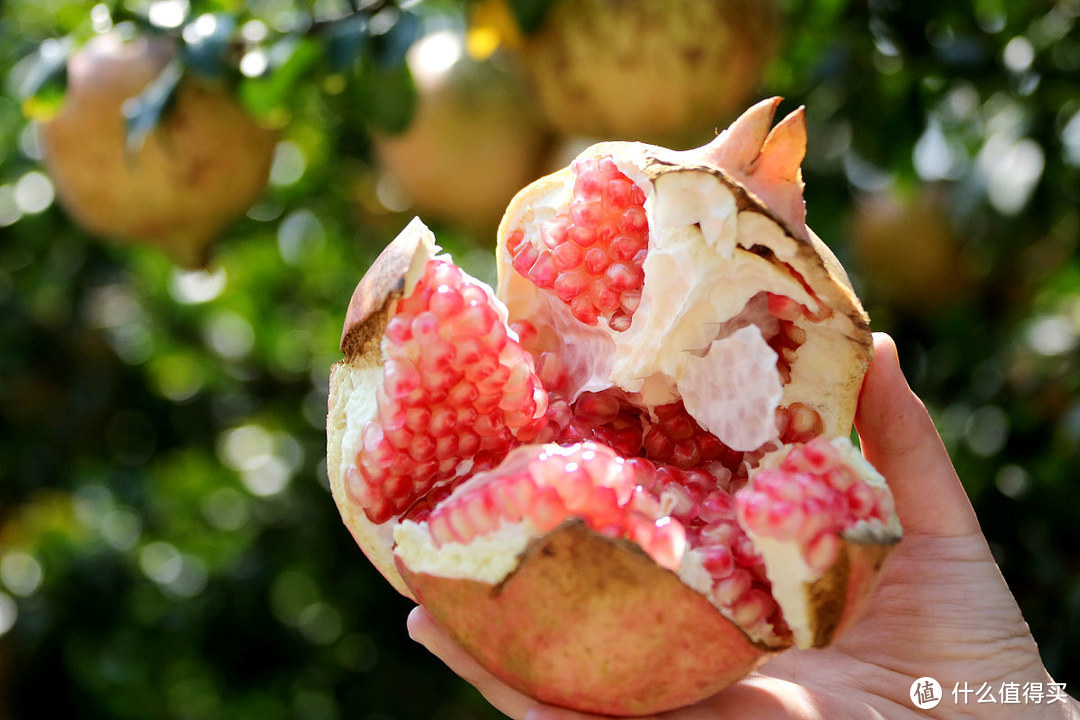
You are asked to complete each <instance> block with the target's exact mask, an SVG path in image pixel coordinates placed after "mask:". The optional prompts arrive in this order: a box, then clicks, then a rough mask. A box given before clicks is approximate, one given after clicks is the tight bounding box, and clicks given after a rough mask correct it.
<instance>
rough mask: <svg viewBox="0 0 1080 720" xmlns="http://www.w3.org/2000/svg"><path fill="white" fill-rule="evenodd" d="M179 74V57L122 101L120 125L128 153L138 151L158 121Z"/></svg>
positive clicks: (166, 105) (180, 71)
mask: <svg viewBox="0 0 1080 720" xmlns="http://www.w3.org/2000/svg"><path fill="white" fill-rule="evenodd" d="M183 76H184V65H183V63H182V62H180V60H179V59H177V60H173V61H171V62H170V63H169V64H168V65H166V66H165V67H163V68H162V69H161V72H160V73H159V74H158V76H157V77H156V78H154V81H153V82H152V83H150V84H149V85H147V86H146V89H145V90H143V91H142V92H141V93H139V94H138V95H136V96H135V97H133V98H130V99H128V100H126V101H125V102H124V106H123V113H124V126H125V129H126V131H127V137H126V139H125V145H126V147H127V151H128V152H129V153H136V152H138V151H139V150H140V149H141V148H142V145H143V143H144V142H145V141H146V138H147V136H148V135H149V134H150V133H152V132H153V131H154V128H156V127H157V126H158V123H160V122H161V118H162V116H163V115H164V113H165V112H167V110H168V108H169V106H170V105H171V103H172V101H173V99H174V98H175V97H176V89H177V88H178V87H179V86H180V79H181V78H182V77H183Z"/></svg>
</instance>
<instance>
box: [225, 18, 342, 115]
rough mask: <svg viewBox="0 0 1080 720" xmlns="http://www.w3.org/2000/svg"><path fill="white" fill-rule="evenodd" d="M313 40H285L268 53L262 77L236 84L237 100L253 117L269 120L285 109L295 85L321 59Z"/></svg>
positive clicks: (297, 38) (302, 38) (305, 38)
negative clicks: (237, 86) (268, 59)
mask: <svg viewBox="0 0 1080 720" xmlns="http://www.w3.org/2000/svg"><path fill="white" fill-rule="evenodd" d="M322 53H323V48H322V45H321V44H320V43H319V41H318V40H317V39H316V38H313V37H300V36H295V35H290V36H287V37H285V38H283V39H281V40H279V41H278V42H277V43H276V44H275V45H274V47H273V48H271V50H270V64H269V67H268V68H267V71H266V73H264V74H263V75H261V76H259V77H255V78H245V79H244V80H243V81H242V82H241V84H240V100H241V101H242V102H243V104H244V106H245V107H246V108H247V109H248V111H250V112H251V113H252V114H253V115H255V116H256V117H263V118H266V117H269V116H271V115H274V114H275V113H277V112H279V111H280V110H281V109H282V108H284V107H286V106H288V104H289V101H290V99H291V96H292V94H293V91H294V90H295V88H296V86H297V84H298V83H299V82H300V81H301V80H302V79H303V78H304V77H305V76H306V75H307V73H308V71H309V70H311V68H312V67H313V66H314V65H315V63H317V62H318V61H319V58H320V57H322Z"/></svg>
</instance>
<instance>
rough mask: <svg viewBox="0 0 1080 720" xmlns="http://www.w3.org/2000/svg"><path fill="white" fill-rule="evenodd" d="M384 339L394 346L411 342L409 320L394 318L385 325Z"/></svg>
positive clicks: (410, 324)
mask: <svg viewBox="0 0 1080 720" xmlns="http://www.w3.org/2000/svg"><path fill="white" fill-rule="evenodd" d="M385 334H386V339H387V340H389V341H390V342H391V343H394V344H395V345H401V344H403V343H406V342H408V341H409V340H412V323H411V322H409V320H407V319H405V318H403V317H399V316H395V317H392V318H390V320H389V321H388V322H387V323H386V332H385Z"/></svg>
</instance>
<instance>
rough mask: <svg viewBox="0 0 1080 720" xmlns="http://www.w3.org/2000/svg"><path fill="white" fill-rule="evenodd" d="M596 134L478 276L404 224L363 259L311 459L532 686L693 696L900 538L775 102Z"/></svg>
mask: <svg viewBox="0 0 1080 720" xmlns="http://www.w3.org/2000/svg"><path fill="white" fill-rule="evenodd" d="M778 102H779V99H773V100H766V101H764V102H761V103H759V104H757V105H755V106H754V107H752V108H751V109H750V110H749V111H747V112H746V113H745V114H744V115H743V116H742V117H740V118H739V119H738V120H737V121H736V122H735V123H734V124H733V125H732V126H731V127H730V128H728V129H727V130H726V131H725V132H724V133H722V134H721V135H720V136H719V137H717V138H716V139H715V140H714V141H713V142H711V143H709V144H708V145H706V146H704V147H702V148H698V149H696V150H689V151H682V152H677V151H672V150H667V149H664V148H661V147H656V146H651V145H644V144H641V143H628V142H608V143H600V144H598V145H595V146H592V147H590V148H588V149H586V150H585V151H584V152H583V153H581V155H579V156H578V158H577V159H576V160H575V161H574V162H572V163H571V164H570V166H569V167H567V168H565V169H563V170H560V171H558V172H556V173H554V174H552V175H549V176H547V177H544V178H541V179H540V180H537V181H536V182H534V183H532V184H531V185H529V186H528V187H526V188H525V189H524V190H522V191H521V192H520V193H518V195H517V196H516V197H515V198H514V200H513V201H512V202H511V203H510V206H509V208H508V209H507V212H506V214H505V216H504V218H503V221H502V223H501V224H500V227H499V233H498V246H497V249H496V259H497V262H498V269H499V283H498V288H497V291H493V290H492V289H491V288H489V287H487V286H486V285H484V284H483V283H481V282H479V281H477V280H475V279H473V278H470V277H469V276H468V275H466V274H465V273H464V272H463V271H462V270H461V269H459V268H458V267H457V266H455V265H454V263H453V262H452V260H451V259H450V257H449V256H447V255H445V254H441V253H440V251H439V248H438V247H437V245H436V244H435V239H434V237H433V236H432V234H431V233H430V232H429V231H428V230H427V228H426V227H425V226H424V225H423V224H422V223H421V222H420V220H419V219H417V220H414V221H413V222H412V223H411V224H410V225H409V226H408V227H406V228H405V230H404V231H403V232H402V233H401V234H400V235H399V236H398V238H397V239H396V240H394V242H393V243H391V244H390V245H389V246H388V247H387V249H386V250H385V251H384V252H383V253H382V254H381V255H380V256H379V258H378V259H377V260H376V262H375V263H374V264H373V265H372V267H371V269H370V270H369V271H368V273H367V274H366V275H365V276H364V277H363V279H361V280H360V283H359V284H358V285H357V287H356V290H355V292H354V294H353V297H352V301H351V302H350V304H349V308H348V311H347V313H346V317H345V326H344V330H343V333H342V341H341V348H342V351H343V352H344V354H345V358H344V360H342V361H341V362H339V363H338V364H337V365H335V366H334V368H333V369H332V371H331V376H330V399H329V416H328V418H327V443H328V444H327V467H328V471H329V475H330V482H331V487H332V490H333V494H334V499H335V501H336V503H337V506H338V509H339V511H340V513H341V515H342V518H343V519H344V521H345V524H346V525H347V527H348V528H349V530H350V531H351V532H352V534H353V536H354V537H355V538H356V540H357V542H358V544H359V545H360V547H361V548H362V549H363V550H364V552H365V553H366V554H367V556H368V557H369V558H370V560H371V561H372V562H373V563H374V565H375V566H376V567H377V568H378V569H379V570H380V571H381V572H382V573H383V574H384V575H385V577H386V578H387V579H388V580H389V581H390V582H391V583H392V584H393V585H394V587H395V588H397V589H398V590H399V591H400V592H402V593H403V594H405V595H407V596H409V597H411V598H413V599H414V600H416V601H418V602H419V603H421V604H422V605H424V606H425V607H426V608H427V609H428V611H429V612H430V613H431V614H432V615H433V616H434V617H435V618H436V620H438V622H439V623H440V624H441V625H442V626H443V627H445V628H446V629H447V631H448V632H449V633H450V634H451V635H452V636H453V637H454V638H455V639H456V640H457V641H458V642H459V643H460V644H461V645H462V646H463V647H464V648H465V649H466V650H467V651H468V652H469V653H471V654H472V655H473V656H474V657H475V658H476V659H477V660H478V661H479V662H480V663H481V664H482V665H483V666H484V667H486V668H487V669H488V670H489V671H491V672H492V673H494V674H495V675H496V676H498V677H499V678H501V679H503V680H504V681H506V682H507V683H509V684H510V685H512V686H514V687H516V688H518V689H519V690H521V691H522V692H525V693H528V694H529V695H531V696H533V697H535V698H538V699H540V700H542V701H545V702H548V703H552V704H556V705H562V706H565V707H569V708H574V709H577V710H583V711H587V712H595V713H603V714H612V715H620V716H622V715H648V714H652V713H658V712H663V711H665V710H669V709H672V708H677V707H681V706H685V705H689V704H692V703H695V702H697V701H699V700H701V699H703V698H705V697H707V696H709V695H712V694H714V693H716V692H717V691H719V690H720V689H722V688H723V687H725V686H727V685H729V684H730V683H733V682H735V681H737V680H738V679H739V678H741V677H743V676H744V675H746V674H747V673H748V672H750V671H751V670H753V669H754V668H755V667H757V666H759V665H760V664H761V663H763V662H764V661H765V660H767V659H768V658H769V657H770V656H772V655H773V654H775V653H777V652H780V651H783V650H785V649H787V648H790V647H792V646H796V647H800V648H810V647H822V646H825V645H828V644H829V643H831V642H832V641H833V640H834V639H835V638H837V637H838V636H839V635H840V633H842V632H843V631H844V629H845V628H846V627H847V626H849V625H850V624H851V623H852V622H854V621H855V619H856V618H857V616H858V614H859V611H860V608H861V606H862V605H863V603H864V602H865V601H866V600H867V598H868V596H869V594H870V592H871V590H872V589H873V587H874V583H875V578H876V577H877V574H878V572H879V570H880V569H881V567H882V564H883V563H884V562H885V559H886V557H887V555H888V554H889V552H890V550H891V549H892V547H893V546H894V545H895V544H896V542H897V541H898V540H899V539H900V533H901V530H900V525H899V521H898V519H897V516H896V513H895V511H894V507H893V500H892V495H891V494H890V491H889V488H888V485H887V483H886V481H885V479H884V478H883V477H882V476H881V475H880V474H878V473H877V471H875V470H874V468H873V467H871V466H870V464H869V463H868V462H866V460H864V459H863V457H862V455H861V454H860V453H859V452H858V450H856V449H855V448H854V447H853V446H852V444H851V442H850V440H849V436H850V432H851V426H852V419H853V417H854V414H855V406H856V402H857V398H858V393H859V388H860V386H861V381H862V377H863V374H864V372H865V370H866V367H867V364H868V362H869V360H870V354H871V347H872V344H871V335H870V330H869V319H868V318H867V316H866V314H865V312H864V311H863V308H862V306H861V305H860V303H859V300H858V299H857V298H856V297H855V294H854V293H853V291H852V289H851V286H850V284H849V282H848V279H847V276H846V275H845V273H844V271H843V269H842V268H841V267H840V265H839V263H838V262H837V260H836V258H835V257H834V256H833V254H832V253H831V252H830V251H829V249H828V248H827V247H826V246H825V245H824V244H823V243H822V242H821V240H819V239H818V238H817V237H816V236H815V235H814V234H813V232H812V231H810V229H809V228H808V227H807V226H806V222H805V206H804V204H803V196H802V179H801V171H800V164H801V162H802V159H803V156H804V154H805V149H806V127H805V121H804V118H803V113H802V110H801V109H800V110H797V111H795V112H794V113H792V114H791V115H789V116H788V117H787V118H785V119H784V120H783V121H781V122H780V123H779V124H778V125H776V126H775V127H772V119H773V114H774V111H775V109H776V107H777V104H778Z"/></svg>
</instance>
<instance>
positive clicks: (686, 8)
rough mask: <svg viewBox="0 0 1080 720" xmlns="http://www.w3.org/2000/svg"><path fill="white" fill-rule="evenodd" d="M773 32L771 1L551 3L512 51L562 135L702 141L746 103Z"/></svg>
mask: <svg viewBox="0 0 1080 720" xmlns="http://www.w3.org/2000/svg"><path fill="white" fill-rule="evenodd" d="M779 34H780V27H779V13H778V11H777V8H776V6H775V4H774V3H773V2H772V0H555V2H554V3H553V4H552V6H551V8H550V9H549V10H548V11H547V15H546V17H545V20H544V22H543V24H542V25H541V27H540V28H539V29H538V30H537V31H536V32H535V33H532V34H527V35H525V36H524V37H523V39H522V44H521V47H520V51H519V52H520V60H521V67H522V69H523V71H524V73H525V75H526V78H527V79H528V80H529V82H530V84H531V86H532V87H533V89H534V90H535V93H536V96H537V98H538V100H539V102H540V105H541V107H542V108H543V110H544V114H545V116H546V117H547V119H548V121H549V122H550V123H551V125H552V126H553V127H555V128H556V129H558V130H560V131H561V132H564V133H567V134H583V135H588V136H592V137H602V138H613V139H626V140H637V139H647V140H652V141H664V142H683V141H692V142H702V141H704V140H705V139H708V138H710V137H712V136H713V134H714V133H715V132H716V131H717V130H719V129H720V127H722V126H718V125H717V123H718V122H719V123H722V122H725V121H727V120H729V119H731V118H732V117H733V116H734V115H735V114H736V113H737V112H738V111H739V110H740V109H741V108H743V107H744V106H745V103H746V101H747V100H748V99H749V97H750V96H751V95H752V93H753V92H754V90H755V88H757V86H758V84H759V82H760V81H761V77H762V73H763V72H764V70H765V66H766V65H767V63H768V62H769V61H770V60H771V59H772V57H773V55H774V53H775V51H776V48H777V47H778V44H779Z"/></svg>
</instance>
